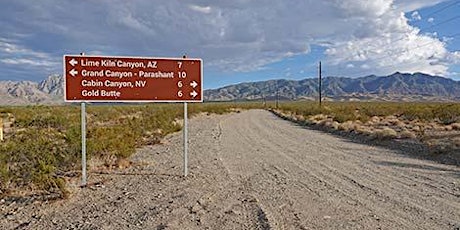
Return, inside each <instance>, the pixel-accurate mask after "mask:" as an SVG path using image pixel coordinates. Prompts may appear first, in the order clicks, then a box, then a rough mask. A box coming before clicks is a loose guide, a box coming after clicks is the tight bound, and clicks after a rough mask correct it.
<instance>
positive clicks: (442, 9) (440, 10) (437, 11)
mask: <svg viewBox="0 0 460 230" xmlns="http://www.w3.org/2000/svg"><path fill="white" fill-rule="evenodd" d="M459 2H460V1H459V0H456V1H454V2H452V3H450V4H449V5H446V6H444V7H442V8H441V9H438V10H436V11H433V12H431V13H430V14H428V15H425V16H424V17H426V18H428V17H431V16H433V15H435V14H437V13H440V12H442V11H444V10H446V9H447V8H449V7H451V6H453V5H455V4H457V3H459Z"/></svg>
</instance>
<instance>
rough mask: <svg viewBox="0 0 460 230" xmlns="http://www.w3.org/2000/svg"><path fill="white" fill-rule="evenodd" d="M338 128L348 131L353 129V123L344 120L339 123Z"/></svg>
mask: <svg viewBox="0 0 460 230" xmlns="http://www.w3.org/2000/svg"><path fill="white" fill-rule="evenodd" d="M338 128H339V130H342V131H346V132H349V131H351V130H354V128H355V124H354V123H353V121H346V122H344V123H341V124H340V125H339V127H338Z"/></svg>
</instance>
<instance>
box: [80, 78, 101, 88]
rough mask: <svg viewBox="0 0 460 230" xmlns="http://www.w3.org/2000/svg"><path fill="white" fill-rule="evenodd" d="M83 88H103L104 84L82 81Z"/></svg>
mask: <svg viewBox="0 0 460 230" xmlns="http://www.w3.org/2000/svg"><path fill="white" fill-rule="evenodd" d="M81 86H85V87H95V86H97V87H101V86H104V84H103V83H102V81H97V80H96V81H94V80H83V81H81Z"/></svg>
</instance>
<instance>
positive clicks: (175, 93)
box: [63, 55, 203, 186]
mask: <svg viewBox="0 0 460 230" xmlns="http://www.w3.org/2000/svg"><path fill="white" fill-rule="evenodd" d="M63 63H64V76H65V77H64V80H65V90H64V97H65V101H66V102H81V111H82V117H81V120H82V127H81V129H82V184H83V186H84V185H86V135H85V134H86V111H85V110H86V108H85V102H184V175H185V176H187V174H188V168H187V164H188V152H187V151H188V146H187V134H188V133H187V122H188V120H187V102H203V62H202V60H201V59H194V58H186V59H183V58H152V57H125V56H86V55H64V57H63Z"/></svg>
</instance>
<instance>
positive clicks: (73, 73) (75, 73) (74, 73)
mask: <svg viewBox="0 0 460 230" xmlns="http://www.w3.org/2000/svg"><path fill="white" fill-rule="evenodd" d="M69 73H70V75H72V77H75V75H77V74H78V71H76V70H75V69H72V70H71V71H70V72H69Z"/></svg>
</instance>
